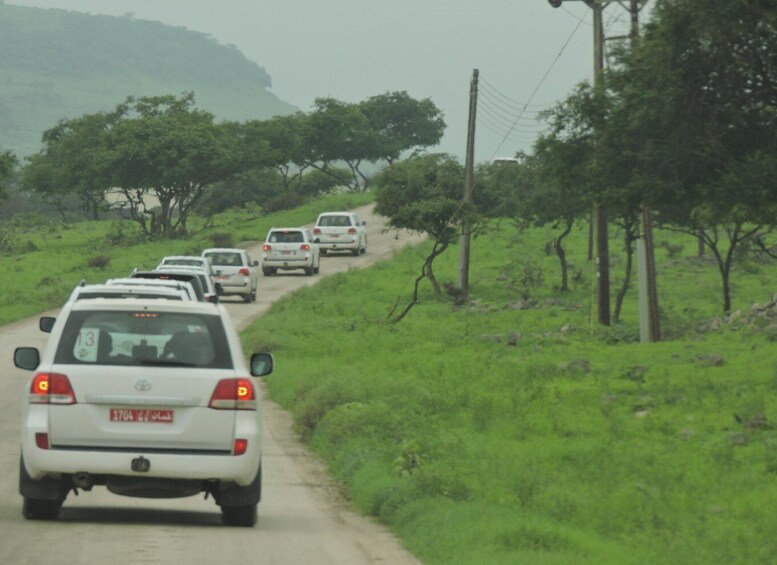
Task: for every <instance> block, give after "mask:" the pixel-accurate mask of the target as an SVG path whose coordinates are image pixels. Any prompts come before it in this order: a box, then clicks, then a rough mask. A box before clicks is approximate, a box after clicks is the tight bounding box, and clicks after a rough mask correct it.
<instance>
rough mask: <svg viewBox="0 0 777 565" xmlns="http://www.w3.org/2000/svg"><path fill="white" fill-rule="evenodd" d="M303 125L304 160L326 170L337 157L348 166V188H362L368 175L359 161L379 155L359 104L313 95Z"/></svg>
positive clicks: (365, 184)
mask: <svg viewBox="0 0 777 565" xmlns="http://www.w3.org/2000/svg"><path fill="white" fill-rule="evenodd" d="M307 125H308V130H307V134H308V137H307V139H306V143H307V144H308V148H309V150H310V157H309V161H308V164H309V165H310V166H311V167H314V168H316V169H318V170H319V171H321V172H323V173H326V174H329V172H330V171H331V169H332V167H333V166H334V164H335V163H336V162H337V161H343V162H345V163H346V164H347V165H348V168H349V169H350V170H351V174H352V184H351V189H352V190H359V188H360V187H361V189H362V190H366V189H367V187H368V185H369V179H368V178H367V175H366V174H365V173H364V172H363V171H362V170H361V168H360V167H361V164H362V162H363V161H376V160H378V159H380V158H381V156H382V155H381V151H380V150H379V144H378V136H377V134H376V133H375V131H374V130H373V129H372V126H371V125H370V122H369V120H368V119H367V117H366V116H365V115H364V113H363V112H362V111H361V109H360V108H359V105H358V104H348V103H345V102H340V101H339V100H335V99H334V98H316V100H315V103H314V109H313V112H311V113H310V114H308V116H307Z"/></svg>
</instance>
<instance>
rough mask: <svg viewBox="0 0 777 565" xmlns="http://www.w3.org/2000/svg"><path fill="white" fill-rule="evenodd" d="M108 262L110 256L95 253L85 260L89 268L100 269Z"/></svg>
mask: <svg viewBox="0 0 777 565" xmlns="http://www.w3.org/2000/svg"><path fill="white" fill-rule="evenodd" d="M110 264H111V258H110V257H108V256H107V255H95V256H94V257H91V258H90V259H89V260H88V261H87V262H86V265H87V266H88V267H89V268H90V269H100V270H101V271H102V270H103V269H105V267H107V266H108V265H110Z"/></svg>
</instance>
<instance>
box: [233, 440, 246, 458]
mask: <svg viewBox="0 0 777 565" xmlns="http://www.w3.org/2000/svg"><path fill="white" fill-rule="evenodd" d="M247 449H248V440H247V439H240V438H238V439H236V440H235V445H234V447H233V448H232V455H243V454H244V453H245V452H246V450H247Z"/></svg>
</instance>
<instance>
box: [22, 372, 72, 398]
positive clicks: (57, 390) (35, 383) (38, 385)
mask: <svg viewBox="0 0 777 565" xmlns="http://www.w3.org/2000/svg"><path fill="white" fill-rule="evenodd" d="M29 401H30V404H75V403H76V395H75V393H74V392H73V387H72V386H70V379H68V378H67V375H62V374H60V373H38V374H37V375H35V377H33V379H32V385H31V386H30V398H29Z"/></svg>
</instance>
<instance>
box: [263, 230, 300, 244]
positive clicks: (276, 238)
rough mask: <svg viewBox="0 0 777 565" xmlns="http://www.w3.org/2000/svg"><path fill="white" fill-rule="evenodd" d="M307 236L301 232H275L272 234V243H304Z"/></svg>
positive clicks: (270, 240)
mask: <svg viewBox="0 0 777 565" xmlns="http://www.w3.org/2000/svg"><path fill="white" fill-rule="evenodd" d="M303 241H305V236H303V235H302V232H301V231H274V232H272V233H271V234H270V239H269V242H270V243H302V242H303Z"/></svg>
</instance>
